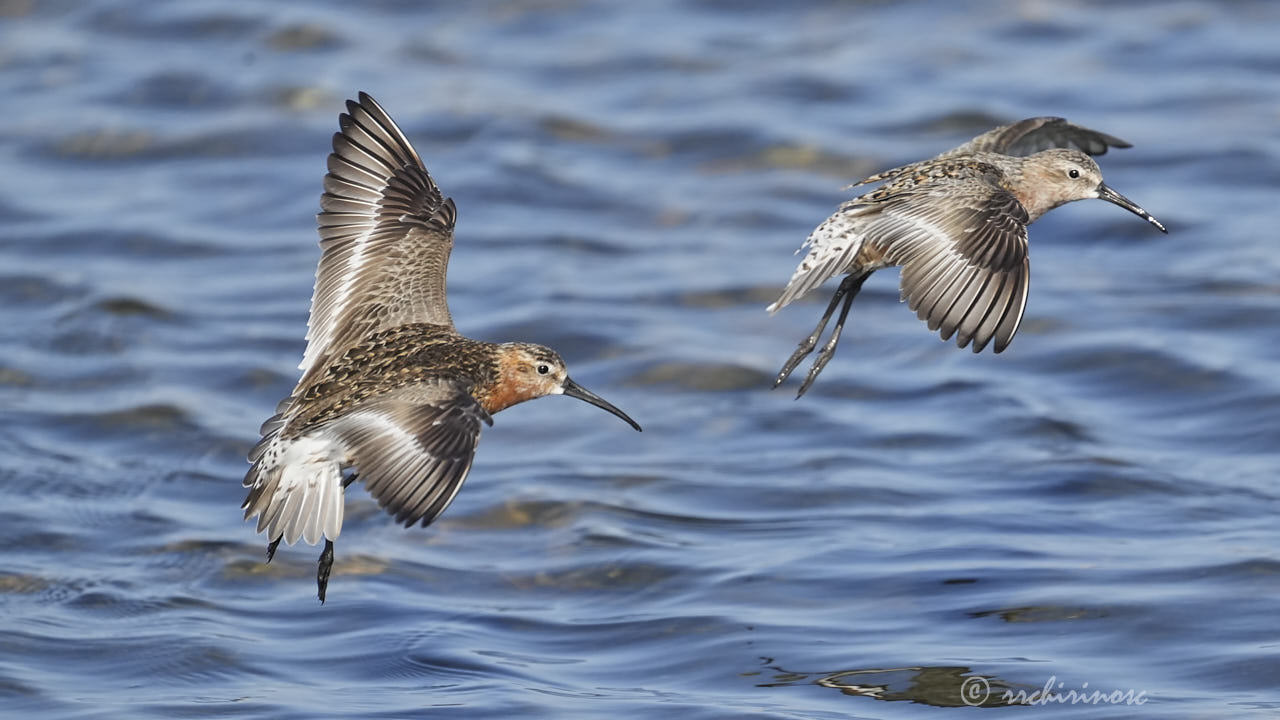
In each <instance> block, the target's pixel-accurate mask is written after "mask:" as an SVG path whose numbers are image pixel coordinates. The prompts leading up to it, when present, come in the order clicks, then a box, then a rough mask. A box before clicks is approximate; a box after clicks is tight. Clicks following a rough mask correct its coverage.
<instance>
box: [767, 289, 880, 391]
mask: <svg viewBox="0 0 1280 720" xmlns="http://www.w3.org/2000/svg"><path fill="white" fill-rule="evenodd" d="M865 278H866V276H865V275H864V276H863V279H865ZM855 282H856V283H857V284H858V286H859V287H861V285H862V280H861V279H859V280H856V281H855V280H854V277H853V276H852V275H849V276H847V277H845V279H844V281H843V282H841V283H840V287H838V288H836V294H835V295H832V296H831V303H830V304H829V305H827V311H826V312H825V313H823V314H822V319H821V320H819V321H818V326H817V327H815V328H814V329H813V332H812V333H811V334H810V335H809V336H808V337H806V338H805V339H803V340H801V341H800V346H799V347H797V348H796V351H795V352H793V353H791V357H790V358H787V362H786V364H785V365H783V366H782V369H781V370H779V371H778V377H777V378H775V379H774V381H773V386H774V387H775V388H776V387H778V386H779V385H781V384H782V383H783V381H785V380H786V379H787V378H788V377H790V375H791V371H792V370H795V369H796V366H797V365H799V364H800V361H801V360H803V359H805V357H806V356H807V355H808V354H809V353H811V352H813V349H814V348H815V347H817V346H818V338H820V337H822V331H823V330H825V329H826V327H827V322H828V321H830V320H831V316H832V315H834V314H835V312H836V306H837V305H839V304H840V301H841V300H842V299H843V298H844V296H845V295H846V294H847V293H848V292H849V289H850V288H851V287H853V283H855Z"/></svg>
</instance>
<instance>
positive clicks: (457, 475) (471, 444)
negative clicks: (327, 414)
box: [328, 381, 493, 526]
mask: <svg viewBox="0 0 1280 720" xmlns="http://www.w3.org/2000/svg"><path fill="white" fill-rule="evenodd" d="M485 423H487V424H493V420H492V418H490V417H489V414H488V413H487V412H485V411H484V409H483V408H481V407H480V405H479V403H477V402H476V401H475V399H474V398H472V397H471V395H470V394H469V393H467V392H466V390H465V388H463V387H461V386H460V385H458V384H456V383H452V382H448V381H438V382H428V383H419V384H416V385H411V386H407V387H404V388H400V389H397V390H394V391H392V392H390V393H388V394H386V395H380V396H378V397H376V398H373V399H371V400H369V401H367V402H364V403H362V404H360V405H358V406H356V407H355V408H353V409H352V411H351V412H349V413H347V414H345V415H342V416H341V417H339V418H338V419H336V420H334V421H333V422H332V423H331V424H330V425H329V426H328V427H329V428H331V429H332V431H333V432H334V433H336V434H337V435H338V437H339V438H340V439H341V440H342V443H343V445H344V447H346V448H347V452H348V456H349V460H350V462H351V464H352V465H354V466H355V468H356V473H357V474H358V476H359V477H360V479H361V480H363V481H364V484H365V487H366V488H368V490H369V494H371V495H373V497H374V498H375V499H376V500H377V501H378V505H380V506H381V507H382V508H384V509H385V510H386V511H387V512H388V513H389V514H391V515H393V516H395V519H396V522H399V523H404V524H405V525H406V526H409V525H412V524H414V523H415V522H421V523H422V524H423V525H424V526H425V525H427V524H429V523H430V522H431V521H432V520H434V519H435V518H436V517H437V516H439V515H440V513H442V512H444V510H445V508H447V507H448V506H449V503H450V502H452V501H453V497H454V495H456V494H457V493H458V489H459V488H461V487H462V482H463V480H465V479H466V478H467V472H468V471H470V470H471V460H472V458H473V457H474V456H475V451H476V443H478V442H479V440H480V430H481V427H482V424H485Z"/></svg>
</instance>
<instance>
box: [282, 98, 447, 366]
mask: <svg viewBox="0 0 1280 720" xmlns="http://www.w3.org/2000/svg"><path fill="white" fill-rule="evenodd" d="M338 121H339V126H340V128H341V129H340V132H338V133H336V134H335V135H334V136H333V153H332V154H331V155H329V173H328V174H327V175H325V178H324V194H323V195H322V196H321V198H320V207H321V210H322V212H321V213H320V215H319V217H318V218H317V219H318V221H319V226H320V247H321V248H322V249H323V251H324V252H323V255H322V257H321V258H320V266H319V267H318V268H317V270H316V286H315V295H314V296H313V298H312V301H311V319H310V320H309V322H308V330H307V350H306V354H305V355H304V356H303V359H302V364H301V365H300V366H299V367H301V368H302V370H303V378H304V380H305V379H306V378H307V376H308V375H309V373H310V371H312V370H314V369H315V367H316V366H317V365H318V364H322V363H323V359H324V358H325V357H326V356H329V355H332V354H334V353H338V352H341V351H342V350H343V349H345V348H346V347H348V346H350V345H352V344H354V343H355V342H358V341H359V340H361V339H362V338H364V337H366V336H368V335H369V334H370V333H373V332H375V331H377V330H380V329H383V328H387V327H392V326H395V325H401V324H405V323H411V322H420V323H431V324H437V325H445V326H448V327H452V326H453V320H452V318H450V316H449V306H448V304H447V303H446V299H445V272H446V269H447V268H448V264H449V253H450V251H451V250H452V249H453V225H454V221H455V219H456V217H457V215H456V210H455V209H454V205H453V201H452V200H451V199H448V198H445V197H442V196H441V194H440V189H439V188H437V187H436V184H435V183H434V182H433V181H432V180H431V176H430V175H428V174H427V171H426V168H424V167H423V165H422V160H421V158H419V157H418V153H417V152H415V151H414V149H413V146H412V145H410V144H409V140H408V139H407V138H406V137H405V136H404V133H402V132H400V129H399V128H398V127H396V124H395V122H393V121H392V120H391V117H390V116H388V115H387V113H386V111H384V110H383V109H382V108H381V107H380V106H379V105H378V103H377V102H375V101H374V99H373V98H371V97H369V96H368V95H366V94H364V93H360V98H359V100H358V101H353V100H348V101H347V112H346V113H343V114H342V115H341V116H339V118H338ZM301 384H302V383H301V382H300V383H299V385H300V386H301Z"/></svg>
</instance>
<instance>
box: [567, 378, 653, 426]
mask: <svg viewBox="0 0 1280 720" xmlns="http://www.w3.org/2000/svg"><path fill="white" fill-rule="evenodd" d="M562 387H564V394H565V395H568V396H569V397H573V398H578V399H579V400H585V401H587V402H589V403H591V404H592V405H595V406H596V407H598V408H603V409H605V410H608V411H609V412H611V413H613V414H614V415H617V416H618V417H620V418H622V419H623V420H626V421H627V424H628V425H630V426H631V427H633V428H635V429H636V431H637V432H641V430H640V425H638V424H637V423H636V421H635V420H632V419H631V418H629V417H627V414H626V413H624V412H622V411H621V410H619V409H618V408H616V407H614V406H613V405H612V404H610V403H609V401H608V400H605V399H604V398H602V397H600V396H599V395H597V394H595V393H593V392H591V391H590V390H588V389H586V388H584V387H582V386H581V385H579V384H578V383H576V382H574V381H573V380H570V379H569V378H565V379H564V385H563V386H562Z"/></svg>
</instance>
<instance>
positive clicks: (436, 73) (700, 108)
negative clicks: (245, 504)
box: [0, 0, 1280, 719]
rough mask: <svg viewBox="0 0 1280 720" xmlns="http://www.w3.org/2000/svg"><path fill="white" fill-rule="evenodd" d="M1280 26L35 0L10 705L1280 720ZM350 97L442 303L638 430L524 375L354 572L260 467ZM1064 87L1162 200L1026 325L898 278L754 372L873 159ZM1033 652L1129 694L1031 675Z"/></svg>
mask: <svg viewBox="0 0 1280 720" xmlns="http://www.w3.org/2000/svg"><path fill="white" fill-rule="evenodd" d="M1277 37H1280V6H1277V5H1276V4H1275V3H1268V2H1262V1H1261V0H1258V1H1256V2H1249V1H1241V2H1231V3H1214V2H1207V1H1206V2H1159V3H1156V2H1136V3H1112V2H1093V1H1089V0H1071V1H1068V2H1048V1H1043V2H1041V1H1036V0H1022V1H1013V0H1010V1H1009V2H991V3H933V2H923V1H921V2H899V3H877V2H834V1H821V0H811V1H804V2H786V3H781V2H779V3H773V2H724V1H722V0H660V1H657V2H645V3H638V2H636V3H609V2H588V1H580V0H546V1H542V2H496V1H495V2H476V3H416V2H403V1H396V0H382V1H379V2H370V3H363V4H359V3H350V2H337V1H333V2H328V1H322V0H316V1H313V2H299V3H287V4H286V3H253V2H245V1H240V2H224V1H215V0H192V1H189V2H171V3H158V2H149V1H145V0H116V1H111V2H109V1H105V0H104V1H102V2H75V1H72V0H47V1H46V0H40V1H39V2H35V1H33V0H3V1H0V94H2V96H3V97H4V98H5V103H4V112H3V113H2V114H0V168H3V172H0V339H2V343H0V347H2V348H3V354H2V355H0V423H2V426H0V427H2V428H3V432H0V708H3V709H4V712H3V715H4V716H5V717H10V716H12V717H42V718H43V717H48V718H55V717H56V718H194V717H209V718H273V719H274V718H408V717H414V718H417V717H432V718H435V717H441V718H448V717H466V718H512V717H521V718H673V717H678V718H739V717H760V718H805V719H817V718H848V717H876V718H915V717H935V716H938V715H941V714H950V713H956V714H959V713H968V714H970V715H972V714H975V713H987V712H996V713H1002V714H1003V715H1009V716H1012V715H1014V714H1018V715H1026V716H1027V717H1032V716H1035V717H1040V716H1042V715H1043V716H1046V717H1048V716H1054V717H1059V716H1068V715H1069V716H1071V717H1087V718H1121V717H1158V718H1220V717H1232V718H1244V717H1259V718H1262V717H1273V716H1274V715H1275V713H1276V712H1277V711H1278V710H1280V691H1278V690H1277V686H1278V685H1280V628H1278V626H1277V623H1276V618H1277V617H1278V616H1280V599H1278V598H1280V558H1278V556H1277V552H1278V551H1277V547H1278V546H1280V523H1278V522H1277V516H1278V515H1280V490H1277V484H1276V478H1275V474H1276V473H1275V471H1276V466H1277V460H1278V455H1277V443H1276V440H1277V419H1278V418H1277V407H1278V404H1277V400H1278V399H1280V352H1277V348H1280V324H1278V323H1277V322H1276V319H1277V317H1278V316H1280V315H1278V313H1280V280H1278V279H1277V278H1280V246H1278V245H1277V237H1276V230H1275V227H1276V224H1277V223H1276V220H1277V201H1276V198H1277V191H1278V190H1280V171H1277V168H1278V167H1280V44H1277V42H1276V38H1277ZM360 90H364V91H368V92H370V93H372V94H373V95H374V96H375V97H377V98H378V99H379V101H380V102H381V103H382V104H383V105H384V106H385V107H386V108H387V109H388V110H389V111H390V112H391V113H392V114H393V116H394V117H395V118H396V119H397V120H398V121H399V123H400V124H401V126H402V127H403V128H404V129H405V131H406V132H407V133H408V134H409V136H410V137H411V138H412V139H413V141H414V142H415V144H416V146H417V148H418V150H419V152H420V153H421V155H422V157H423V158H424V160H425V161H426V162H427V164H428V167H429V168H430V170H431V171H432V173H433V175H434V176H435V178H436V180H437V181H438V183H439V184H440V186H441V187H442V188H443V189H444V191H445V192H446V194H448V195H451V196H452V197H453V198H454V200H455V201H456V203H457V206H458V211H459V221H458V230H457V247H456V250H455V253H454V257H453V263H452V271H451V275H450V287H451V292H452V296H451V305H452V309H453V313H454V316H455V318H456V319H457V321H458V324H459V328H460V329H461V330H462V331H463V332H465V333H467V334H470V335H472V336H475V337H479V338H483V339H490V340H508V339H522V340H531V341H536V342H543V343H547V344H549V345H552V346H554V347H555V348H557V349H558V350H559V351H560V352H561V353H562V354H563V355H564V356H565V357H566V359H567V360H568V362H569V364H570V368H571V370H572V372H573V375H574V377H575V378H576V379H577V380H578V381H580V382H581V383H583V384H584V385H585V386H587V387H589V388H592V389H593V390H595V391H597V392H599V393H600V394H601V395H603V396H605V397H606V398H608V399H610V400H611V401H613V402H614V403H616V404H617V405H618V406H620V407H622V408H623V409H625V410H626V411H627V412H629V413H630V414H631V415H632V416H634V417H635V418H636V419H637V420H638V421H639V422H640V423H641V424H642V425H644V428H645V432H644V433H643V434H637V433H634V432H632V431H631V430H630V429H628V428H627V427H626V426H625V425H624V424H622V423H620V422H617V421H616V420H614V419H613V418H610V417H608V416H606V415H604V414H603V413H601V412H600V411H598V410H597V409H594V408H591V407H589V406H587V405H585V404H582V403H577V402H574V401H571V400H568V399H565V398H549V399H545V400H539V401H537V402H533V403H528V404H525V405H521V406H518V407H516V408H513V409H511V410H509V411H506V412H504V413H502V414H501V415H500V416H498V418H497V422H496V424H495V426H494V427H493V428H492V429H488V430H486V432H485V437H484V439H483V441H482V443H481V447H480V451H479V453H478V456H477V458H476V463H475V467H474V470H473V472H472V474H471V477H470V479H469V481H468V483H467V486H466V487H465V488H464V490H463V492H462V493H460V495H459V496H458V498H457V500H456V502H455V503H454V504H453V506H452V507H451V508H450V509H449V511H448V512H447V513H446V514H445V516H444V517H443V518H442V519H441V520H440V521H439V522H437V523H436V524H435V525H434V526H432V527H431V528H428V529H425V530H424V529H421V528H415V529H412V530H405V529H403V528H401V527H398V526H396V525H394V524H393V523H392V522H391V521H390V519H389V518H388V517H386V516H385V515H384V514H383V513H381V511H379V509H378V508H377V506H376V503H374V501H372V500H371V499H370V498H369V497H368V495H367V494H366V493H365V492H364V490H363V489H362V488H361V487H360V486H359V485H357V486H353V488H352V491H351V492H350V499H349V500H348V515H347V522H346V525H345V531H344V532H343V534H342V537H341V540H340V542H339V543H338V546H337V552H338V555H337V564H336V566H335V568H334V575H333V579H332V581H331V584H330V588H329V602H328V604H326V605H324V606H321V605H319V604H318V603H317V602H316V599H315V582H314V574H315V561H316V557H317V555H318V552H317V551H316V549H314V548H310V547H305V546H299V547H293V548H284V547H282V548H281V550H280V552H279V553H278V554H277V556H276V559H275V561H274V562H272V563H271V564H270V565H267V564H264V563H263V560H264V550H265V543H264V542H263V539H262V538H261V537H260V536H256V535H254V533H253V528H252V526H250V525H247V524H245V523H243V522H242V521H241V512H240V510H239V504H240V502H241V500H242V498H243V495H242V493H243V491H242V489H241V487H240V479H241V477H242V476H243V473H244V471H245V469H246V467H247V466H246V464H245V462H244V455H245V453H246V451H247V450H248V449H249V448H250V447H251V446H252V445H253V443H254V442H255V440H256V429H257V427H258V425H259V423H260V422H261V421H262V420H263V419H264V418H266V417H267V416H268V415H270V414H271V412H272V408H273V407H274V405H275V403H276V401H277V400H278V399H279V398H280V397H282V396H283V395H285V394H287V393H288V392H289V390H290V389H291V388H292V386H293V383H294V382H295V381H296V379H297V375H296V372H297V371H296V370H295V366H296V364H297V362H298V360H299V359H300V357H301V354H302V349H303V335H304V332H305V323H306V314H307V307H308V301H309V298H310V292H311V285H312V280H313V272H314V267H315V262H316V260H317V258H318V254H319V251H318V248H317V246H316V235H315V232H314V218H313V215H314V213H315V212H316V210H317V209H318V196H319V192H320V179H321V176H322V175H323V173H324V169H325V156H326V154H327V152H328V147H329V142H330V136H331V134H332V133H333V131H334V130H335V129H336V125H337V123H336V117H337V113H338V112H340V111H341V110H342V108H343V106H342V102H343V100H344V99H345V98H347V97H352V96H354V95H355V93H356V92H357V91H360ZM1033 115H1062V116H1066V117H1068V118H1070V119H1072V120H1074V121H1076V122H1079V123H1081V124H1084V125H1087V126H1089V127H1094V128H1098V129H1100V130H1103V131H1105V132H1108V133H1112V134H1115V135H1118V136H1120V137H1122V138H1125V139H1127V140H1129V141H1130V142H1132V143H1133V144H1134V147H1133V148H1132V149H1129V150H1119V151H1113V152H1111V153H1108V154H1107V155H1106V156H1104V157H1102V158H1100V163H1101V165H1102V168H1103V171H1104V173H1105V174H1106V178H1107V181H1108V183H1109V184H1111V185H1112V186H1113V187H1115V188H1116V189H1117V190H1119V191H1120V192H1122V193H1124V194H1126V195H1128V196H1129V197H1131V198H1133V199H1134V200H1135V201H1137V202H1138V203H1140V204H1141V205H1143V206H1144V207H1146V208H1148V209H1149V210H1150V211H1151V212H1152V213H1153V214H1154V215H1156V217H1158V218H1159V219H1160V220H1162V221H1163V222H1164V223H1165V224H1166V225H1167V226H1168V227H1169V230H1170V232H1169V234H1168V235H1167V236H1165V235H1160V234H1159V233H1157V232H1155V231H1154V230H1153V229H1152V228H1151V227H1150V226H1149V225H1147V224H1146V223H1143V222H1142V221H1141V220H1138V219H1137V218H1135V217H1133V216H1132V215H1129V214H1128V213H1125V212H1124V211H1122V210H1120V209H1119V208H1116V207H1114V206H1111V205H1107V204H1105V203H1099V202H1081V203H1076V204H1073V205H1069V206H1067V207H1065V208H1063V209H1060V210H1057V211H1055V212H1053V213H1051V214H1050V215H1048V216H1047V217H1045V218H1044V219H1043V220H1041V221H1040V222H1038V223H1037V224H1036V225H1035V226H1033V228H1032V233H1031V244H1032V246H1033V247H1032V252H1031V258H1032V261H1031V262H1032V283H1031V294H1030V301H1029V304H1028V310H1027V315H1026V320H1025V322H1024V324H1023V326H1022V329H1021V331H1020V332H1019V334H1018V337H1017V340H1016V341H1015V342H1014V343H1013V344H1012V345H1011V346H1010V348H1009V349H1008V351H1006V352H1005V353H1002V354H1001V355H992V354H990V353H984V354H982V355H973V354H972V353H970V352H967V351H960V350H957V349H956V348H955V347H954V346H953V345H952V344H947V343H942V342H939V341H938V339H937V338H936V336H935V335H934V334H932V333H930V332H929V331H928V329H927V328H925V327H924V326H923V325H922V324H921V323H920V322H918V321H917V320H916V319H914V318H913V317H912V314H911V313H910V312H909V311H908V310H907V309H906V308H905V307H903V306H901V305H899V303H898V301H897V290H896V278H895V277H893V275H892V273H889V272H885V273H881V274H879V275H877V276H876V277H875V278H874V279H873V280H871V281H870V282H869V283H868V285H867V288H866V290H865V291H864V292H863V294H862V295H861V296H860V297H859V299H858V302H857V303H856V304H855V306H854V314H853V315H852V316H851V320H850V323H849V326H848V328H847V331H846V334H845V338H844V341H843V344H842V347H841V349H840V353H839V354H838V355H837V357H836V358H835V360H834V361H833V362H832V363H831V365H830V366H829V367H828V368H827V369H826V371H825V373H824V374H823V376H822V378H821V380H820V381H819V382H818V384H817V385H816V386H815V388H814V389H813V390H812V391H811V392H810V393H809V394H808V395H807V396H806V397H805V398H804V399H803V400H801V401H799V402H795V401H793V399H792V396H793V392H794V388H795V384H796V382H795V381H793V382H792V383H791V384H789V385H788V386H787V387H785V388H783V389H781V390H778V391H770V390H769V385H770V383H771V381H772V377H773V374H774V373H775V372H776V370H777V368H778V367H779V366H780V365H781V363H782V361H783V360H784V359H785V358H786V357H787V356H788V355H789V354H790V352H791V350H792V348H793V347H794V345H795V343H796V342H797V341H799V340H800V339H801V337H802V336H803V335H804V334H805V333H807V332H808V331H809V330H810V328H811V327H812V325H813V323H814V322H815V321H816V319H817V316H818V315H819V314H820V313H821V310H822V308H823V306H824V305H825V302H826V298H827V296H828V295H827V291H823V292H818V293H814V294H812V295H811V296H809V297H808V298H806V299H805V300H804V301H802V302H800V303H797V304H796V305H793V306H791V307H789V308H787V309H785V310H784V311H783V312H781V313H779V314H778V315H777V316H774V317H770V316H769V315H768V314H767V313H765V312H764V306H765V305H767V304H768V303H769V302H771V301H772V300H773V299H774V298H775V297H776V296H777V293H778V292H779V290H780V288H781V287H782V285H783V283H784V282H785V281H786V279H787V277H789V275H790V273H791V271H792V269H793V267H794V263H795V261H796V258H795V257H794V256H793V255H792V252H793V250H794V249H795V248H796V247H797V246H798V245H799V244H800V242H801V241H802V240H803V239H804V237H805V236H806V235H807V234H808V232H809V231H810V230H811V229H812V228H813V227H814V226H815V225H816V224H817V223H818V222H820V221H821V220H822V219H823V218H825V217H826V216H827V214H828V213H829V212H830V211H831V210H832V209H833V208H834V207H835V206H836V205H837V204H838V203H840V202H841V201H842V200H844V199H846V198H847V197H849V196H850V193H851V191H844V190H841V186H843V185H845V184H846V183H849V182H853V181H855V180H858V179H860V178H862V177H864V176H866V175H868V174H870V173H872V172H875V171H877V170H879V169H883V168H886V167H891V166H893V165H897V164H901V163H904V162H910V161H913V160H916V159H920V158H923V157H926V156H928V155H932V154H933V153H936V152H939V151H942V150H944V149H946V148H949V147H952V146H954V145H957V144H959V143H960V142H962V141H964V140H966V139H968V138H969V137H971V136H973V135H975V134H977V133H979V132H981V131H983V130H986V129H988V128H990V127H993V126H995V125H997V124H1000V123H1003V122H1009V121H1013V120H1017V119H1020V118H1023V117H1028V116H1033ZM1057 683H1061V685H1058V684H1057ZM1046 684H1048V685H1049V687H1050V689H1051V690H1054V691H1055V692H1059V693H1065V692H1067V691H1070V690H1078V691H1081V692H1092V691H1094V690H1100V691H1103V692H1106V693H1111V692H1112V691H1119V692H1120V693H1129V695H1128V697H1130V698H1132V699H1138V698H1141V699H1142V700H1144V701H1145V704H1142V705H1118V706H1117V705H1110V704H1077V705H1074V706H1065V705H1062V704H1058V703H1056V702H1055V703H1052V704H1049V705H1045V706H1037V707H1025V708H1018V709H1010V708H999V709H997V707H998V706H999V705H1001V704H1002V699H1001V698H1002V694H1003V693H1004V692H1005V691H1006V690H1008V691H1010V692H1011V693H1016V692H1018V691H1023V692H1024V693H1026V694H1028V696H1030V693H1033V692H1035V691H1036V690H1037V689H1041V690H1043V688H1044V687H1045V686H1046ZM983 688H985V689H987V690H988V691H989V695H988V696H986V701H985V705H984V707H983V709H982V710H976V709H964V706H965V704H966V702H982V698H983V695H981V694H980V692H979V691H981V690H982V689H983ZM965 691H967V692H969V693H970V694H968V695H966V694H964V692H965ZM1041 697H1043V693H1042V695H1041Z"/></svg>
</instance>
